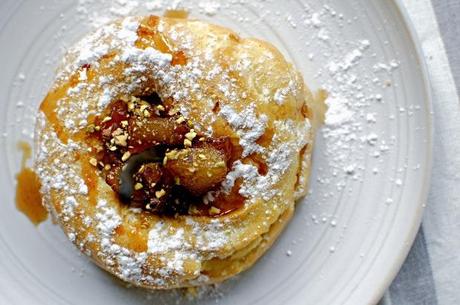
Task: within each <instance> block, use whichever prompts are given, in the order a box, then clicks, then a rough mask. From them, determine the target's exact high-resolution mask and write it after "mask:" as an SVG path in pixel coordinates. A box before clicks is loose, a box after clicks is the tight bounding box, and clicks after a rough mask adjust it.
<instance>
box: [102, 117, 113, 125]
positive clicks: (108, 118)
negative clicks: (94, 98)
mask: <svg viewBox="0 0 460 305" xmlns="http://www.w3.org/2000/svg"><path fill="white" fill-rule="evenodd" d="M111 119H112V118H111V117H109V116H106V117H105V118H103V119H102V123H105V122H108V121H110V120H111Z"/></svg>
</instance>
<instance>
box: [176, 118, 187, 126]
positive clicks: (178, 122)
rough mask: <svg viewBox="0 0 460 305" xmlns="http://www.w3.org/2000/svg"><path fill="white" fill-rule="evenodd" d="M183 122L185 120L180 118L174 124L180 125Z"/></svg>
mask: <svg viewBox="0 0 460 305" xmlns="http://www.w3.org/2000/svg"><path fill="white" fill-rule="evenodd" d="M184 122H185V118H184V117H183V116H180V117H179V118H178V119H177V120H176V123H177V124H182V123H184Z"/></svg>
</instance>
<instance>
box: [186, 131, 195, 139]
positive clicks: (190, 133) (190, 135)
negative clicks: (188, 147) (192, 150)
mask: <svg viewBox="0 0 460 305" xmlns="http://www.w3.org/2000/svg"><path fill="white" fill-rule="evenodd" d="M185 137H186V138H187V139H189V140H190V141H192V140H193V139H195V137H196V132H195V130H193V129H192V130H190V131H189V132H187V133H186V134H185Z"/></svg>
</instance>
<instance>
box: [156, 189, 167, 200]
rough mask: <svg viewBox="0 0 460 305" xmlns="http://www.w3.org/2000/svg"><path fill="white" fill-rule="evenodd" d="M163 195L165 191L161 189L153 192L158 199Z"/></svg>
mask: <svg viewBox="0 0 460 305" xmlns="http://www.w3.org/2000/svg"><path fill="white" fill-rule="evenodd" d="M164 195H166V191H165V190H164V189H161V190H159V191H156V192H155V197H157V198H158V199H160V198H161V197H163V196H164Z"/></svg>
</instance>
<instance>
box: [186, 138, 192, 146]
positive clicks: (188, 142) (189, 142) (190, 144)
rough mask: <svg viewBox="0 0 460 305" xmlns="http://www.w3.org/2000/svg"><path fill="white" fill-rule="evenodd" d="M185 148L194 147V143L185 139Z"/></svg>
mask: <svg viewBox="0 0 460 305" xmlns="http://www.w3.org/2000/svg"><path fill="white" fill-rule="evenodd" d="M184 146H185V147H192V141H190V140H189V139H185V140H184Z"/></svg>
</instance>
